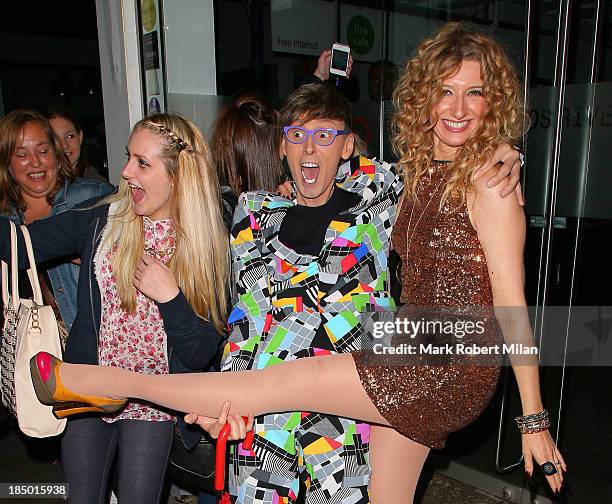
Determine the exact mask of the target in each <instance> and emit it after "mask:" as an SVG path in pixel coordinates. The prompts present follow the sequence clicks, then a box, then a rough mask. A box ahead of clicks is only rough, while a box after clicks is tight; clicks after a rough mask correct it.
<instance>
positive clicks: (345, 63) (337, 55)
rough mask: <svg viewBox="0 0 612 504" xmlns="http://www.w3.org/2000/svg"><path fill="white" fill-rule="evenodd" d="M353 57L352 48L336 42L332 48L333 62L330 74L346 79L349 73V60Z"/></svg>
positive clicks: (330, 65) (330, 66)
mask: <svg viewBox="0 0 612 504" xmlns="http://www.w3.org/2000/svg"><path fill="white" fill-rule="evenodd" d="M350 56H351V48H350V47H349V46H347V45H346V44H339V43H338V42H336V43H335V44H334V45H333V46H332V54H331V61H330V64H329V73H330V74H334V75H339V76H340V77H346V76H347V74H348V72H349V58H350Z"/></svg>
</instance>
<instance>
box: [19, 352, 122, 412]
mask: <svg viewBox="0 0 612 504" xmlns="http://www.w3.org/2000/svg"><path fill="white" fill-rule="evenodd" d="M62 364H63V362H62V361H61V360H60V359H58V358H57V357H55V356H53V355H51V354H49V353H47V352H39V353H37V354H36V355H35V356H34V357H32V358H31V359H30V374H31V375H32V383H33V384H34V391H35V392H36V395H37V397H38V400H39V401H40V402H41V403H43V404H48V405H51V406H53V413H54V414H55V416H56V417H58V418H65V417H67V416H70V415H76V414H78V413H115V412H116V411H119V410H120V409H121V408H123V407H124V406H125V405H126V403H127V399H110V398H108V397H95V396H87V395H80V394H76V393H74V392H71V391H70V390H68V389H67V388H65V387H64V386H63V385H62V381H61V380H60V375H59V368H60V366H61V365H62Z"/></svg>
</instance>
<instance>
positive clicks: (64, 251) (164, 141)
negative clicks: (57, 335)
mask: <svg viewBox="0 0 612 504" xmlns="http://www.w3.org/2000/svg"><path fill="white" fill-rule="evenodd" d="M126 155H127V161H126V164H125V166H124V168H123V170H122V172H121V176H122V180H121V182H120V184H119V188H118V190H117V192H116V193H115V194H113V195H111V196H109V197H107V198H105V199H102V200H90V201H88V202H86V203H85V204H83V206H82V207H81V208H79V209H77V210H70V211H67V212H64V213H62V214H60V215H57V216H53V217H50V218H49V219H45V220H42V221H37V222H35V223H33V224H31V225H29V226H28V228H29V230H30V234H31V237H32V242H33V246H34V253H35V256H36V260H37V261H46V260H49V259H53V258H58V257H63V256H75V255H77V254H78V256H79V257H80V258H81V264H82V266H81V273H80V278H79V283H78V293H77V316H76V319H75V321H74V324H73V326H72V329H71V332H70V336H69V338H68V345H67V348H66V352H65V355H64V358H65V359H66V361H68V362H73V363H81V364H98V363H99V364H101V365H105V366H115V367H119V368H123V369H126V370H130V371H135V372H138V373H142V374H148V375H154V374H168V373H176V372H188V371H195V370H205V369H206V368H207V366H208V365H209V364H210V362H211V360H212V359H213V358H214V356H215V355H216V354H217V352H218V349H219V345H220V344H221V342H222V340H223V333H224V331H225V319H226V290H227V287H226V284H227V278H228V277H229V264H228V263H229V259H228V256H229V252H228V235H227V231H226V228H225V225H224V222H223V216H222V213H221V206H220V190H219V184H218V181H217V178H216V175H215V170H214V167H213V165H212V162H211V158H210V153H209V148H208V146H207V144H206V141H205V140H204V138H203V136H202V134H201V133H200V131H199V130H198V128H197V127H196V126H195V125H194V124H193V123H192V122H191V121H189V120H188V119H186V118H184V117H182V116H178V115H170V114H158V115H154V116H150V117H148V118H146V119H143V120H142V121H140V122H138V123H137V124H136V125H135V126H134V129H133V131H132V134H131V136H130V140H129V143H128V145H127V152H126ZM7 230H8V220H7V219H6V218H4V217H0V236H2V237H4V236H7V234H6V233H7ZM5 241H8V240H4V239H0V244H1V245H0V248H2V251H1V252H2V254H0V255H3V253H4V249H3V247H4V242H5ZM20 246H23V243H22V242H21V243H20ZM22 256H23V257H25V254H21V253H20V257H22ZM20 266H22V267H24V266H26V265H25V264H23V265H20ZM173 419H174V416H173V412H172V411H169V410H164V409H159V408H157V407H153V406H152V405H150V404H148V403H146V402H141V401H132V402H129V403H128V404H127V405H126V407H125V408H124V409H123V410H121V411H119V412H118V413H117V414H116V415H114V416H104V417H102V418H101V417H99V416H95V417H90V416H85V415H79V416H77V417H73V418H72V419H71V420H70V421H69V422H68V425H67V428H66V432H65V435H64V438H63V440H62V463H63V466H64V472H65V476H66V480H67V481H68V483H69V484H70V501H71V502H73V503H95V502H105V499H106V497H107V495H108V476H109V473H110V469H111V466H112V465H113V464H114V463H115V462H116V463H117V467H118V485H117V489H116V493H117V495H118V497H119V500H120V502H129V503H130V504H135V503H143V504H151V503H155V502H159V499H160V497H161V493H162V487H163V481H164V476H165V473H166V466H167V463H168V458H169V454H170V449H171V440H172V434H173Z"/></svg>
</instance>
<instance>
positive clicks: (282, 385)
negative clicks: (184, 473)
mask: <svg viewBox="0 0 612 504" xmlns="http://www.w3.org/2000/svg"><path fill="white" fill-rule="evenodd" d="M60 377H61V380H62V383H63V384H64V386H65V387H66V388H68V389H69V390H72V391H73V392H76V393H79V394H85V395H94V396H110V397H133V398H139V399H144V400H146V401H150V402H153V403H156V404H159V405H161V406H165V407H167V408H171V409H174V410H177V411H184V412H194V413H199V414H201V415H205V416H210V417H215V416H217V414H218V413H219V410H220V409H221V406H222V405H223V403H224V402H225V401H228V400H229V401H231V403H232V412H233V413H239V414H248V413H253V414H254V415H255V416H257V415H261V414H264V413H273V412H283V411H315V412H319V413H326V414H329V415H334V416H342V417H348V418H355V419H358V420H363V421H365V422H369V423H378V424H383V425H389V424H388V422H387V421H386V420H385V419H384V417H383V416H382V415H381V414H380V413H379V412H378V410H377V409H376V407H375V406H374V405H373V404H372V401H370V398H369V397H368V395H367V394H366V392H365V391H364V389H363V387H362V385H361V381H360V380H359V375H358V374H357V370H356V369H355V363H354V360H353V357H352V356H351V355H350V354H338V355H330V356H324V357H310V358H305V359H298V360H295V361H290V362H285V363H282V364H277V365H274V366H272V367H269V368H266V369H262V370H254V371H237V372H229V373H191V374H173V375H144V374H140V373H132V372H129V371H125V370H122V369H118V368H112V367H105V366H88V365H83V364H66V363H64V364H62V366H61V368H60ZM305 380H308V382H307V383H308V394H304V383H305Z"/></svg>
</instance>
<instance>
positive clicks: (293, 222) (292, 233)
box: [278, 187, 361, 256]
mask: <svg viewBox="0 0 612 504" xmlns="http://www.w3.org/2000/svg"><path fill="white" fill-rule="evenodd" d="M360 199H361V197H360V196H359V194H355V193H351V192H348V191H345V190H344V189H340V188H339V187H335V188H334V191H333V192H332V195H331V197H330V198H329V200H328V201H327V203H325V204H323V205H321V206H314V207H310V206H304V205H295V206H294V207H291V208H290V209H289V210H287V215H286V216H285V218H284V219H283V223H282V224H281V228H280V231H279V233H278V238H279V240H280V241H281V242H282V243H284V244H285V245H287V246H288V247H290V248H292V249H293V250H295V251H296V252H297V253H298V254H308V255H312V256H317V255H319V252H321V249H322V248H323V242H324V241H325V233H326V231H327V228H328V227H329V224H330V223H331V221H332V220H333V219H334V217H336V216H337V215H339V214H340V213H342V212H344V211H346V210H348V209H349V208H351V207H354V206H355V205H357V204H358V203H359V201H360Z"/></svg>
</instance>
